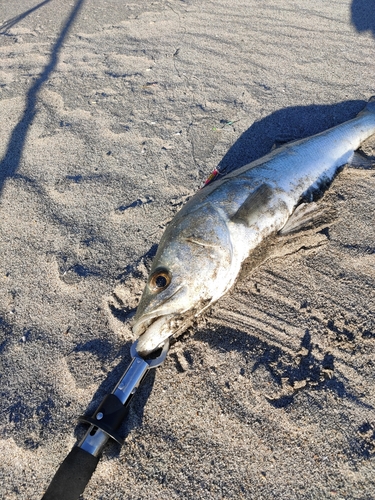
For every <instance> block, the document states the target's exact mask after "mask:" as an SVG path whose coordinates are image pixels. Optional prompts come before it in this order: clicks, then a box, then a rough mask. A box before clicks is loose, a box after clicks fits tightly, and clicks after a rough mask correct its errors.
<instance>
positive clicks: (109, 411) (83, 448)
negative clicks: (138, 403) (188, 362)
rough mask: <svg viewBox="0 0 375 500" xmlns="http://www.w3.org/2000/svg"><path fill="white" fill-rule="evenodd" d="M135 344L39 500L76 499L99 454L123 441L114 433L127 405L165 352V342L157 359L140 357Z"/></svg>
mask: <svg viewBox="0 0 375 500" xmlns="http://www.w3.org/2000/svg"><path fill="white" fill-rule="evenodd" d="M137 343H138V341H136V342H134V344H132V346H131V348H130V354H131V356H132V358H133V359H132V361H131V363H130V365H129V366H128V368H127V370H126V371H125V373H124V374H123V376H122V377H121V379H120V380H119V382H118V384H117V385H116V387H115V388H114V390H113V391H112V393H111V394H107V395H106V396H105V397H104V399H103V401H102V402H101V403H100V405H99V406H98V408H97V409H96V411H95V412H94V414H93V416H92V417H89V416H83V417H80V418H79V420H80V421H81V422H86V423H89V424H90V428H89V430H88V431H87V432H86V434H85V436H84V437H83V438H82V439H81V441H80V442H79V443H78V444H77V445H76V446H74V448H73V449H72V450H71V452H70V453H69V455H68V456H67V457H66V458H65V460H64V461H63V462H62V464H61V465H60V467H59V469H58V470H57V472H56V474H55V476H54V477H53V479H52V481H51V483H50V485H49V487H48V489H47V491H46V492H45V494H44V496H43V497H42V500H78V498H79V496H80V495H81V494H82V493H83V491H84V489H85V487H86V485H87V483H88V482H89V480H90V478H91V476H92V474H93V473H94V471H95V469H96V466H97V464H98V461H99V458H100V455H101V452H102V451H103V448H104V446H105V444H106V443H107V441H108V440H109V439H110V438H112V439H114V440H115V441H117V442H118V443H119V444H121V445H122V444H123V442H124V440H123V439H122V438H121V436H120V435H119V434H118V432H117V431H118V428H119V427H120V426H121V424H122V422H123V420H124V418H125V416H126V413H127V410H128V405H129V403H130V401H131V399H132V398H133V395H134V394H135V392H136V390H137V389H138V387H139V386H140V384H141V383H142V381H143V380H144V378H145V376H146V375H147V372H148V371H149V370H150V369H152V368H156V367H157V366H159V365H161V364H162V363H163V362H164V360H165V358H166V356H167V353H168V349H169V341H168V340H167V341H166V342H165V344H164V346H163V348H162V351H161V353H160V354H159V356H158V357H156V358H153V359H145V358H142V357H141V356H140V355H139V354H138V352H137V349H136V347H137Z"/></svg>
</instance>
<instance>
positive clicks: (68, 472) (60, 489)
mask: <svg viewBox="0 0 375 500" xmlns="http://www.w3.org/2000/svg"><path fill="white" fill-rule="evenodd" d="M98 461H99V458H98V457H94V456H93V455H91V454H90V453H88V452H87V451H85V450H82V448H79V447H78V446H75V447H74V448H73V449H72V451H71V452H70V453H69V455H68V456H67V457H66V458H65V460H64V461H63V463H62V464H61V465H60V467H59V468H58V470H57V472H56V474H55V475H54V477H53V479H52V481H51V484H50V485H49V486H48V489H47V491H46V492H45V494H44V495H43V497H42V500H78V499H79V496H80V495H81V494H82V493H83V490H84V489H85V488H86V485H87V483H88V482H89V481H90V478H91V476H92V475H93V473H94V471H95V469H96V466H97V464H98Z"/></svg>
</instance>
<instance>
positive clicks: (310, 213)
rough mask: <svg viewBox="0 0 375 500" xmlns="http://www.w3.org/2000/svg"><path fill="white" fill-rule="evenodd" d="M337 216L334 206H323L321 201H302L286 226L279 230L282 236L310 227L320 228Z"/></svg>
mask: <svg viewBox="0 0 375 500" xmlns="http://www.w3.org/2000/svg"><path fill="white" fill-rule="evenodd" d="M334 218H336V211H335V209H334V208H330V209H328V208H327V207H322V206H321V205H320V204H319V203H316V202H312V203H301V204H300V205H298V207H297V208H296V209H295V210H294V212H293V213H292V215H291V216H290V217H289V219H288V221H287V223H286V224H285V226H284V227H283V228H282V229H281V230H280V231H279V234H280V235H281V236H286V235H288V234H293V233H297V232H299V231H306V230H308V229H319V228H320V226H323V225H325V226H326V225H327V223H328V222H330V221H332V219H334Z"/></svg>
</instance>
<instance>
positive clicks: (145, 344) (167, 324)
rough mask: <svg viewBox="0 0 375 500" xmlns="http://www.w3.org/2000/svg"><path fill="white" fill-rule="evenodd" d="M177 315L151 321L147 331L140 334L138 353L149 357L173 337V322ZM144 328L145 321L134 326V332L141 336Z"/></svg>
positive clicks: (167, 315) (168, 315)
mask: <svg viewBox="0 0 375 500" xmlns="http://www.w3.org/2000/svg"><path fill="white" fill-rule="evenodd" d="M174 317H175V314H166V315H163V316H159V317H158V318H156V319H154V321H152V320H151V323H150V324H149V326H147V327H146V330H145V331H144V332H143V333H141V334H140V336H139V339H138V343H137V352H138V353H139V354H140V355H141V356H147V355H148V354H150V353H151V352H153V351H155V350H156V349H158V348H159V347H161V346H162V345H163V344H164V342H165V341H166V340H167V339H168V338H169V337H170V336H171V335H172V333H173V330H172V321H173V318H174ZM143 328H144V321H141V322H138V323H135V324H134V325H133V332H134V333H135V334H136V335H139V332H140V331H142V330H143Z"/></svg>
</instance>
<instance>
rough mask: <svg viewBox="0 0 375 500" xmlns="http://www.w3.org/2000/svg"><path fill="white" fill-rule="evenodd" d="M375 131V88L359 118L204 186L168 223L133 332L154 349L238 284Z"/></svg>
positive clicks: (144, 348)
mask: <svg viewBox="0 0 375 500" xmlns="http://www.w3.org/2000/svg"><path fill="white" fill-rule="evenodd" d="M374 133H375V96H374V97H372V98H371V99H370V100H369V102H368V103H367V105H366V107H365V108H364V110H363V111H362V112H361V113H359V114H358V115H357V116H356V118H354V119H352V120H349V121H347V122H345V123H343V124H341V125H338V126H336V127H333V128H331V129H329V130H327V131H325V132H322V133H320V134H317V135H314V136H312V137H309V138H306V139H302V140H298V141H295V142H292V143H289V144H286V145H284V146H282V147H281V148H279V149H276V150H274V151H272V152H271V153H269V154H268V155H266V156H264V157H263V158H261V159H259V160H256V161H254V162H252V163H250V164H248V165H246V166H244V167H242V168H240V169H238V170H236V171H234V172H232V173H230V174H228V175H227V176H225V177H223V178H222V179H221V180H219V181H216V182H214V183H213V184H209V185H208V186H207V187H205V188H203V189H202V190H201V191H198V192H197V193H196V194H195V195H194V196H193V197H192V198H191V199H190V200H189V201H188V202H187V203H186V205H185V206H184V207H183V208H182V209H181V210H180V211H179V212H178V213H177V214H176V216H175V217H174V218H173V220H172V221H171V222H170V224H169V226H168V227H167V228H166V230H165V232H164V234H163V236H162V238H161V241H160V244H159V247H158V251H157V253H156V256H155V258H154V261H153V264H152V268H151V272H150V275H149V278H148V282H147V285H146V287H145V289H144V292H143V295H142V298H141V301H140V303H139V305H138V309H137V313H136V316H135V319H134V324H133V332H134V333H135V334H136V335H137V336H140V338H139V340H138V344H137V351H138V352H139V353H140V354H141V355H143V356H144V355H147V354H149V353H151V352H153V351H154V350H156V349H157V348H158V347H159V346H161V345H163V344H164V342H165V341H166V339H168V338H169V337H171V336H173V335H176V334H179V333H181V332H182V331H183V330H184V329H186V327H187V326H188V324H189V323H188V322H187V321H186V318H188V317H190V318H191V317H192V316H197V315H198V314H200V313H201V312H202V311H203V310H204V309H206V308H207V307H208V306H210V305H211V304H212V303H213V302H215V301H217V300H218V299H219V298H220V297H221V296H222V295H224V294H225V293H226V292H227V291H228V290H229V289H230V288H231V287H232V285H233V284H234V282H235V280H236V278H237V275H238V273H239V271H240V269H241V264H242V262H243V261H244V260H245V259H246V258H247V257H248V256H249V254H250V253H251V251H252V250H254V249H255V248H256V247H257V246H258V245H259V244H260V243H261V242H262V241H263V240H264V239H265V238H266V237H268V236H269V235H271V234H272V233H276V232H278V231H280V230H281V229H282V228H283V227H284V226H285V225H286V223H287V221H288V219H289V218H290V217H291V215H292V214H293V212H294V211H295V209H296V207H297V206H298V204H299V203H300V202H301V200H303V199H304V198H306V196H307V195H308V194H309V193H310V192H313V191H314V190H316V189H318V188H319V186H321V185H324V184H326V183H327V182H329V181H331V180H332V179H333V177H334V175H335V173H336V172H337V171H338V169H339V168H340V167H342V166H343V165H345V164H348V163H350V162H351V161H352V160H353V157H354V154H355V153H354V152H355V151H356V150H357V149H358V148H359V146H360V145H361V143H362V142H363V141H364V140H365V139H367V138H368V137H370V136H371V135H372V134H374Z"/></svg>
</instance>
